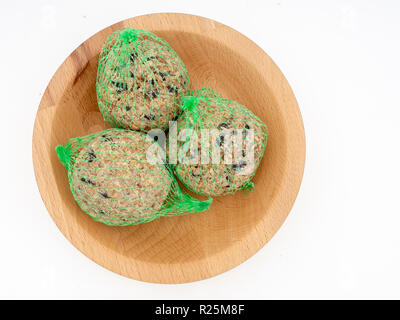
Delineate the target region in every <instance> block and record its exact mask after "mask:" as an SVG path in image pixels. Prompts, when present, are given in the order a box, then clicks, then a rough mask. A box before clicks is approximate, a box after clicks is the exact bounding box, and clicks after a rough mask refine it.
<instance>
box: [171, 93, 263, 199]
mask: <svg viewBox="0 0 400 320" xmlns="http://www.w3.org/2000/svg"><path fill="white" fill-rule="evenodd" d="M181 109H182V110H183V114H182V115H181V116H180V117H179V118H178V122H177V126H176V133H174V131H173V130H171V129H170V132H169V161H170V162H171V163H173V168H174V172H175V174H176V175H177V176H178V178H179V179H180V180H181V181H182V183H183V184H184V185H186V186H187V187H188V188H189V189H190V190H192V191H194V192H196V193H198V194H201V195H207V196H220V195H225V194H229V193H233V192H235V191H237V190H239V189H242V190H244V191H248V190H252V189H253V187H254V184H253V182H251V179H252V178H253V176H254V175H255V173H256V170H257V168H258V166H259V164H260V161H261V159H262V157H263V155H264V150H265V148H266V145H267V138H268V130H267V126H266V125H265V124H264V123H263V122H262V121H261V120H260V118H258V117H257V116H255V115H254V114H253V113H252V112H251V111H250V110H249V109H247V108H246V107H245V106H243V105H241V104H239V103H237V102H235V101H232V100H229V99H224V98H221V97H220V96H219V95H218V94H217V93H215V92H214V91H213V90H211V89H208V88H203V89H200V90H197V91H195V92H193V93H192V95H191V96H186V97H184V98H182V105H181ZM173 134H176V136H177V138H178V140H177V143H176V144H173V141H175V138H174V137H172V135H173ZM207 141H208V142H207ZM174 154H175V156H173V155H174ZM172 158H174V159H172Z"/></svg>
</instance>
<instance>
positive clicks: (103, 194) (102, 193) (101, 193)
mask: <svg viewBox="0 0 400 320" xmlns="http://www.w3.org/2000/svg"><path fill="white" fill-rule="evenodd" d="M99 194H100V195H101V196H102V197H103V198H106V199H111V197H110V196H109V195H108V193H107V192H99Z"/></svg>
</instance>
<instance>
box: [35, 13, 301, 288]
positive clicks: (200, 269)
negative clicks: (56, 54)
mask: <svg viewBox="0 0 400 320" xmlns="http://www.w3.org/2000/svg"><path fill="white" fill-rule="evenodd" d="M126 26H130V27H133V28H143V29H147V30H150V31H152V32H154V33H156V34H157V35H158V36H161V37H163V38H164V39H166V40H167V41H168V42H169V43H170V44H171V45H172V47H173V48H174V49H175V50H176V52H177V53H178V54H179V55H180V56H181V58H182V60H183V61H184V63H185V64H186V66H187V67H188V70H189V74H190V77H191V82H192V88H193V89H197V88H200V87H205V86H206V87H211V88H213V89H215V90H216V91H217V92H219V93H220V94H221V95H222V96H224V97H229V98H231V99H234V100H237V101H238V102H240V103H242V104H244V105H246V106H248V107H249V108H250V109H251V110H252V111H253V112H254V113H255V114H256V115H258V116H259V117H260V118H261V119H262V120H263V121H264V122H265V123H266V124H267V125H268V128H269V131H270V137H269V140H268V146H267V149H266V153H265V156H264V158H263V160H262V163H261V166H260V167H259V169H258V171H257V174H256V176H255V179H254V182H255V189H254V191H252V192H250V193H249V194H248V195H247V196H246V195H244V194H243V192H237V193H236V194H235V195H231V196H225V197H217V198H215V199H214V203H213V204H212V206H211V209H210V210H209V211H207V212H203V213H197V214H191V215H187V216H181V217H171V218H160V219H157V220H155V221H153V222H150V223H147V224H142V225H137V226H130V227H109V226H106V225H103V224H101V223H98V222H95V221H93V220H92V219H91V218H90V217H89V216H88V215H86V214H85V213H84V212H83V211H82V210H81V209H80V208H79V207H78V205H77V204H76V202H75V201H74V198H73V196H72V194H71V191H70V189H69V185H68V179H67V172H66V170H65V168H64V167H63V166H62V164H61V163H60V162H59V160H58V158H57V155H56V152H55V147H56V145H58V144H65V143H66V142H67V141H68V139H69V138H72V137H77V136H82V135H86V134H89V133H92V132H96V131H100V130H103V129H105V128H107V127H108V126H107V125H106V124H105V122H104V121H103V119H102V117H101V115H100V112H99V109H98V106H97V102H96V92H95V81H96V72H97V59H98V55H99V52H100V49H101V46H102V45H103V43H104V41H105V40H106V38H107V37H108V36H109V35H110V33H111V32H112V31H115V30H117V29H120V28H124V27H126ZM304 160H305V138H304V129H303V123H302V118H301V115H300V111H299V109H298V106H297V102H296V99H295V97H294V95H293V92H292V90H291V89H290V86H289V84H288V82H287V81H286V79H285V77H284V76H283V75H282V73H281V72H280V70H279V69H278V67H277V66H276V65H275V64H274V62H273V61H272V60H271V58H269V57H268V55H267V54H266V53H265V52H264V51H263V50H262V49H260V48H259V47H258V46H257V45H256V44H255V43H253V42H252V41H251V40H249V39H248V38H246V37H245V36H243V35H242V34H240V33H239V32H237V31H235V30H233V29H231V28H229V27H227V26H225V25H222V24H220V23H218V22H215V21H212V20H209V19H206V18H201V17H198V16H192V15H186V14H170V13H168V14H152V15H146V16H141V17H136V18H132V19H128V20H125V21H122V22H119V23H117V24H115V25H113V26H110V27H108V28H106V29H104V30H102V31H100V32H99V33H97V34H95V35H94V36H93V37H91V38H90V39H88V40H87V41H85V42H84V43H83V44H82V45H80V46H79V47H78V48H77V49H76V50H75V51H74V52H73V53H72V54H71V55H70V56H69V57H68V58H67V59H66V60H65V61H64V63H63V64H62V65H61V67H60V68H59V69H58V70H57V72H56V73H55V75H54V77H53V78H52V80H51V81H50V84H49V85H48V87H47V89H46V92H45V93H44V95H43V98H42V101H41V103H40V106H39V110H38V112H37V116H36V122H35V127H34V133H33V163H34V167H35V175H36V180H37V183H38V186H39V190H40V193H41V196H42V198H43V201H44V203H45V205H46V207H47V209H48V211H49V213H50V215H51V217H52V218H53V219H54V221H55V223H56V224H57V226H58V228H59V229H60V230H61V232H62V233H63V234H64V235H65V236H66V237H67V239H68V240H69V241H71V242H72V243H73V245H74V246H75V247H77V248H78V249H79V250H80V251H81V252H83V253H84V254H85V255H86V256H88V257H89V258H90V259H92V260H94V261H95V262H97V263H98V264H100V265H102V266H104V267H105V268H107V269H110V270H112V271H114V272H117V273H119V274H121V275H124V276H127V277H131V278H134V279H137V280H142V281H150V282H159V283H182V282H189V281H196V280H200V279H205V278H208V277H212V276H215V275H217V274H219V273H221V272H224V271H226V270H229V269H231V268H233V267H235V266H237V265H238V264H240V263H241V262H243V261H245V260H246V259H248V258H249V257H250V256H252V255H253V254H254V253H255V252H257V251H258V250H259V249H260V248H261V247H262V246H264V245H265V244H266V243H267V242H268V241H269V240H270V239H271V237H272V236H273V235H274V234H275V232H276V231H277V230H278V229H279V227H280V226H281V224H282V223H283V221H284V220H285V218H286V217H287V215H288V213H289V211H290V209H291V207H292V205H293V203H294V200H295V198H296V195H297V192H298V190H299V187H300V183H301V179H302V174H303V169H304Z"/></svg>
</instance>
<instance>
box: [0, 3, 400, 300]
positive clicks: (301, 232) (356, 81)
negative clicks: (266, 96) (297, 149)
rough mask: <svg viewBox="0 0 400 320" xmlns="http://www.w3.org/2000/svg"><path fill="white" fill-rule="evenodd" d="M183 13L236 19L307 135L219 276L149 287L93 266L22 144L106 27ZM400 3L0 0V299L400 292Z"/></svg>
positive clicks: (365, 295)
mask: <svg viewBox="0 0 400 320" xmlns="http://www.w3.org/2000/svg"><path fill="white" fill-rule="evenodd" d="M153 12H184V13H192V14H197V15H201V16H205V17H208V18H212V19H214V20H217V21H219V22H222V23H224V24H226V25H228V26H231V27H233V28H234V29H236V30H238V31H239V32H241V33H243V34H244V35H246V36H248V37H249V38H250V39H252V40H254V41H255V42H256V43H257V44H258V45H259V46H261V47H262V48H263V49H264V50H265V51H266V52H267V53H268V54H269V55H270V56H271V57H272V59H274V61H275V62H276V63H277V64H278V66H279V67H280V68H281V70H282V72H283V73H284V74H285V76H286V77H287V79H288V81H289V83H290V85H291V86H292V88H293V91H294V92H295V94H296V97H297V99H298V102H299V105H300V108H301V112H302V115H303V119H304V125H305V130H306V138H307V160H306V168H305V174H304V180H303V184H302V187H301V190H300V193H299V196H298V198H297V201H296V203H295V206H294V208H293V210H292V212H291V214H290V215H289V217H288V219H287V220H286V222H285V223H284V225H283V226H282V228H281V229H280V230H279V232H278V233H277V234H276V236H275V237H274V238H273V239H272V241H270V242H269V243H268V244H267V245H266V246H265V247H264V248H263V249H262V250H261V251H259V252H258V253H257V254H256V255H255V256H253V257H252V258H251V259H249V260H248V261H246V262H245V263H243V264H242V265H240V266H238V267H236V268H234V269H233V270H231V271H229V272H226V273H224V274H222V275H219V276H217V277H214V278H211V279H208V280H204V281H200V282H196V283H190V284H183V285H157V284H150V283H143V282H139V281H134V280H131V279H128V278H124V277H122V276H119V275H117V274H114V273H112V272H110V271H107V270H105V269H103V268H102V267H100V266H98V265H96V264H95V263H94V262H92V261H91V260H89V259H88V258H86V257H85V256H84V255H82V254H81V253H80V252H79V251H78V250H77V249H75V248H74V247H73V246H72V245H71V244H70V243H69V242H68V241H67V240H66V239H65V238H64V236H63V235H62V234H61V232H60V231H59V230H58V229H57V227H56V225H55V224H54V223H53V221H52V220H51V218H50V216H49V215H48V213H47V211H46V208H45V207H44V204H43V203H42V200H41V198H40V195H39V191H38V189H37V186H36V182H35V178H34V173H33V165H32V160H31V159H32V154H31V150H32V149H31V139H32V131H33V123H34V119H35V113H36V110H37V107H38V105H39V102H40V99H41V96H42V93H43V92H44V90H45V88H46V86H47V84H48V82H49V81H50V79H51V77H52V75H53V74H54V72H55V71H56V69H57V68H58V66H59V65H60V64H61V63H62V62H63V60H64V59H65V58H66V57H67V56H68V55H69V54H70V53H71V52H72V51H73V50H74V49H75V48H76V47H77V46H78V45H79V44H80V43H81V42H83V41H84V40H86V39H87V38H88V37H90V36H91V35H93V34H94V33H96V32H97V31H99V30H100V29H103V28H105V27H107V26H109V25H110V24H113V23H115V22H118V21H120V20H122V19H126V18H129V17H132V16H137V15H142V14H146V13H153ZM399 15H400V2H398V1H287V0H275V1H244V0H240V1H234V0H228V1H216V0H213V1H206V0H198V1H190V0H186V1H174V0H167V1H159V0H151V1H146V0H136V1H134V0H129V1H116V0H109V1H100V0H97V1H93V2H89V1H83V0H80V1H71V0H69V1H49V0H48V1H1V4H0V30H1V31H2V34H1V39H2V40H1V50H0V71H1V74H0V90H1V95H0V97H1V126H0V130H1V136H0V139H1V140H0V141H1V142H0V150H1V157H0V168H1V172H2V174H1V182H0V188H1V190H0V191H1V193H0V195H1V210H0V214H1V217H0V298H130V299H151V298H153V299H166V298H168V299H189V298H192V299H195V298H199V299H202V298H209V299H214V298H220V299H223V298H225V299H230V298H254V299H267V298H306V299H308V298H323V299H324V298H400V210H399V198H400V194H399V193H400V187H399V181H400V170H399V167H400V151H399V146H400V143H399V141H400V140H399V139H400V128H399V123H400V83H399V73H400V62H399V61H400V60H399V59H400V44H399V43H400V42H399V33H400V19H399Z"/></svg>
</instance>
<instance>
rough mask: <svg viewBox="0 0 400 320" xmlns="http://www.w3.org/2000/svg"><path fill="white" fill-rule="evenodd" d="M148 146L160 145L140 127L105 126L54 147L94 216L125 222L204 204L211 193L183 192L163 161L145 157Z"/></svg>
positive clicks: (81, 201) (200, 207)
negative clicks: (194, 194) (203, 197)
mask: <svg viewBox="0 0 400 320" xmlns="http://www.w3.org/2000/svg"><path fill="white" fill-rule="evenodd" d="M151 146H153V147H156V149H157V148H160V147H159V146H157V144H155V142H154V141H153V139H151V138H150V137H148V136H147V135H145V134H143V133H140V132H137V131H129V130H123V129H108V130H105V131H102V132H98V133H94V134H91V135H88V136H84V137H78V138H73V139H70V140H69V141H68V143H67V145H66V146H58V147H57V148H56V151H57V154H58V156H59V158H60V161H61V162H62V163H63V164H64V166H65V168H66V169H67V171H68V180H69V184H70V188H71V191H72V194H73V196H74V198H75V200H76V201H77V203H78V204H79V206H80V207H81V208H82V209H83V211H85V212H86V213H87V214H88V215H90V216H91V217H92V218H93V219H94V220H96V221H99V222H102V223H105V224H107V225H111V226H126V225H134V224H138V223H144V222H149V221H152V220H154V219H156V218H158V217H160V216H175V215H180V214H186V213H193V212H200V211H203V210H207V209H208V208H209V206H210V204H211V202H212V199H209V200H206V201H200V200H197V199H194V198H192V197H190V196H189V195H187V194H184V193H183V192H182V191H181V189H180V187H179V185H178V183H177V181H176V179H175V178H174V176H173V174H172V172H171V169H170V167H169V166H168V165H167V164H165V163H163V162H161V163H151V162H149V161H148V159H149V158H148V156H147V152H148V150H149V148H150V147H151ZM160 150H161V148H160Z"/></svg>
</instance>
